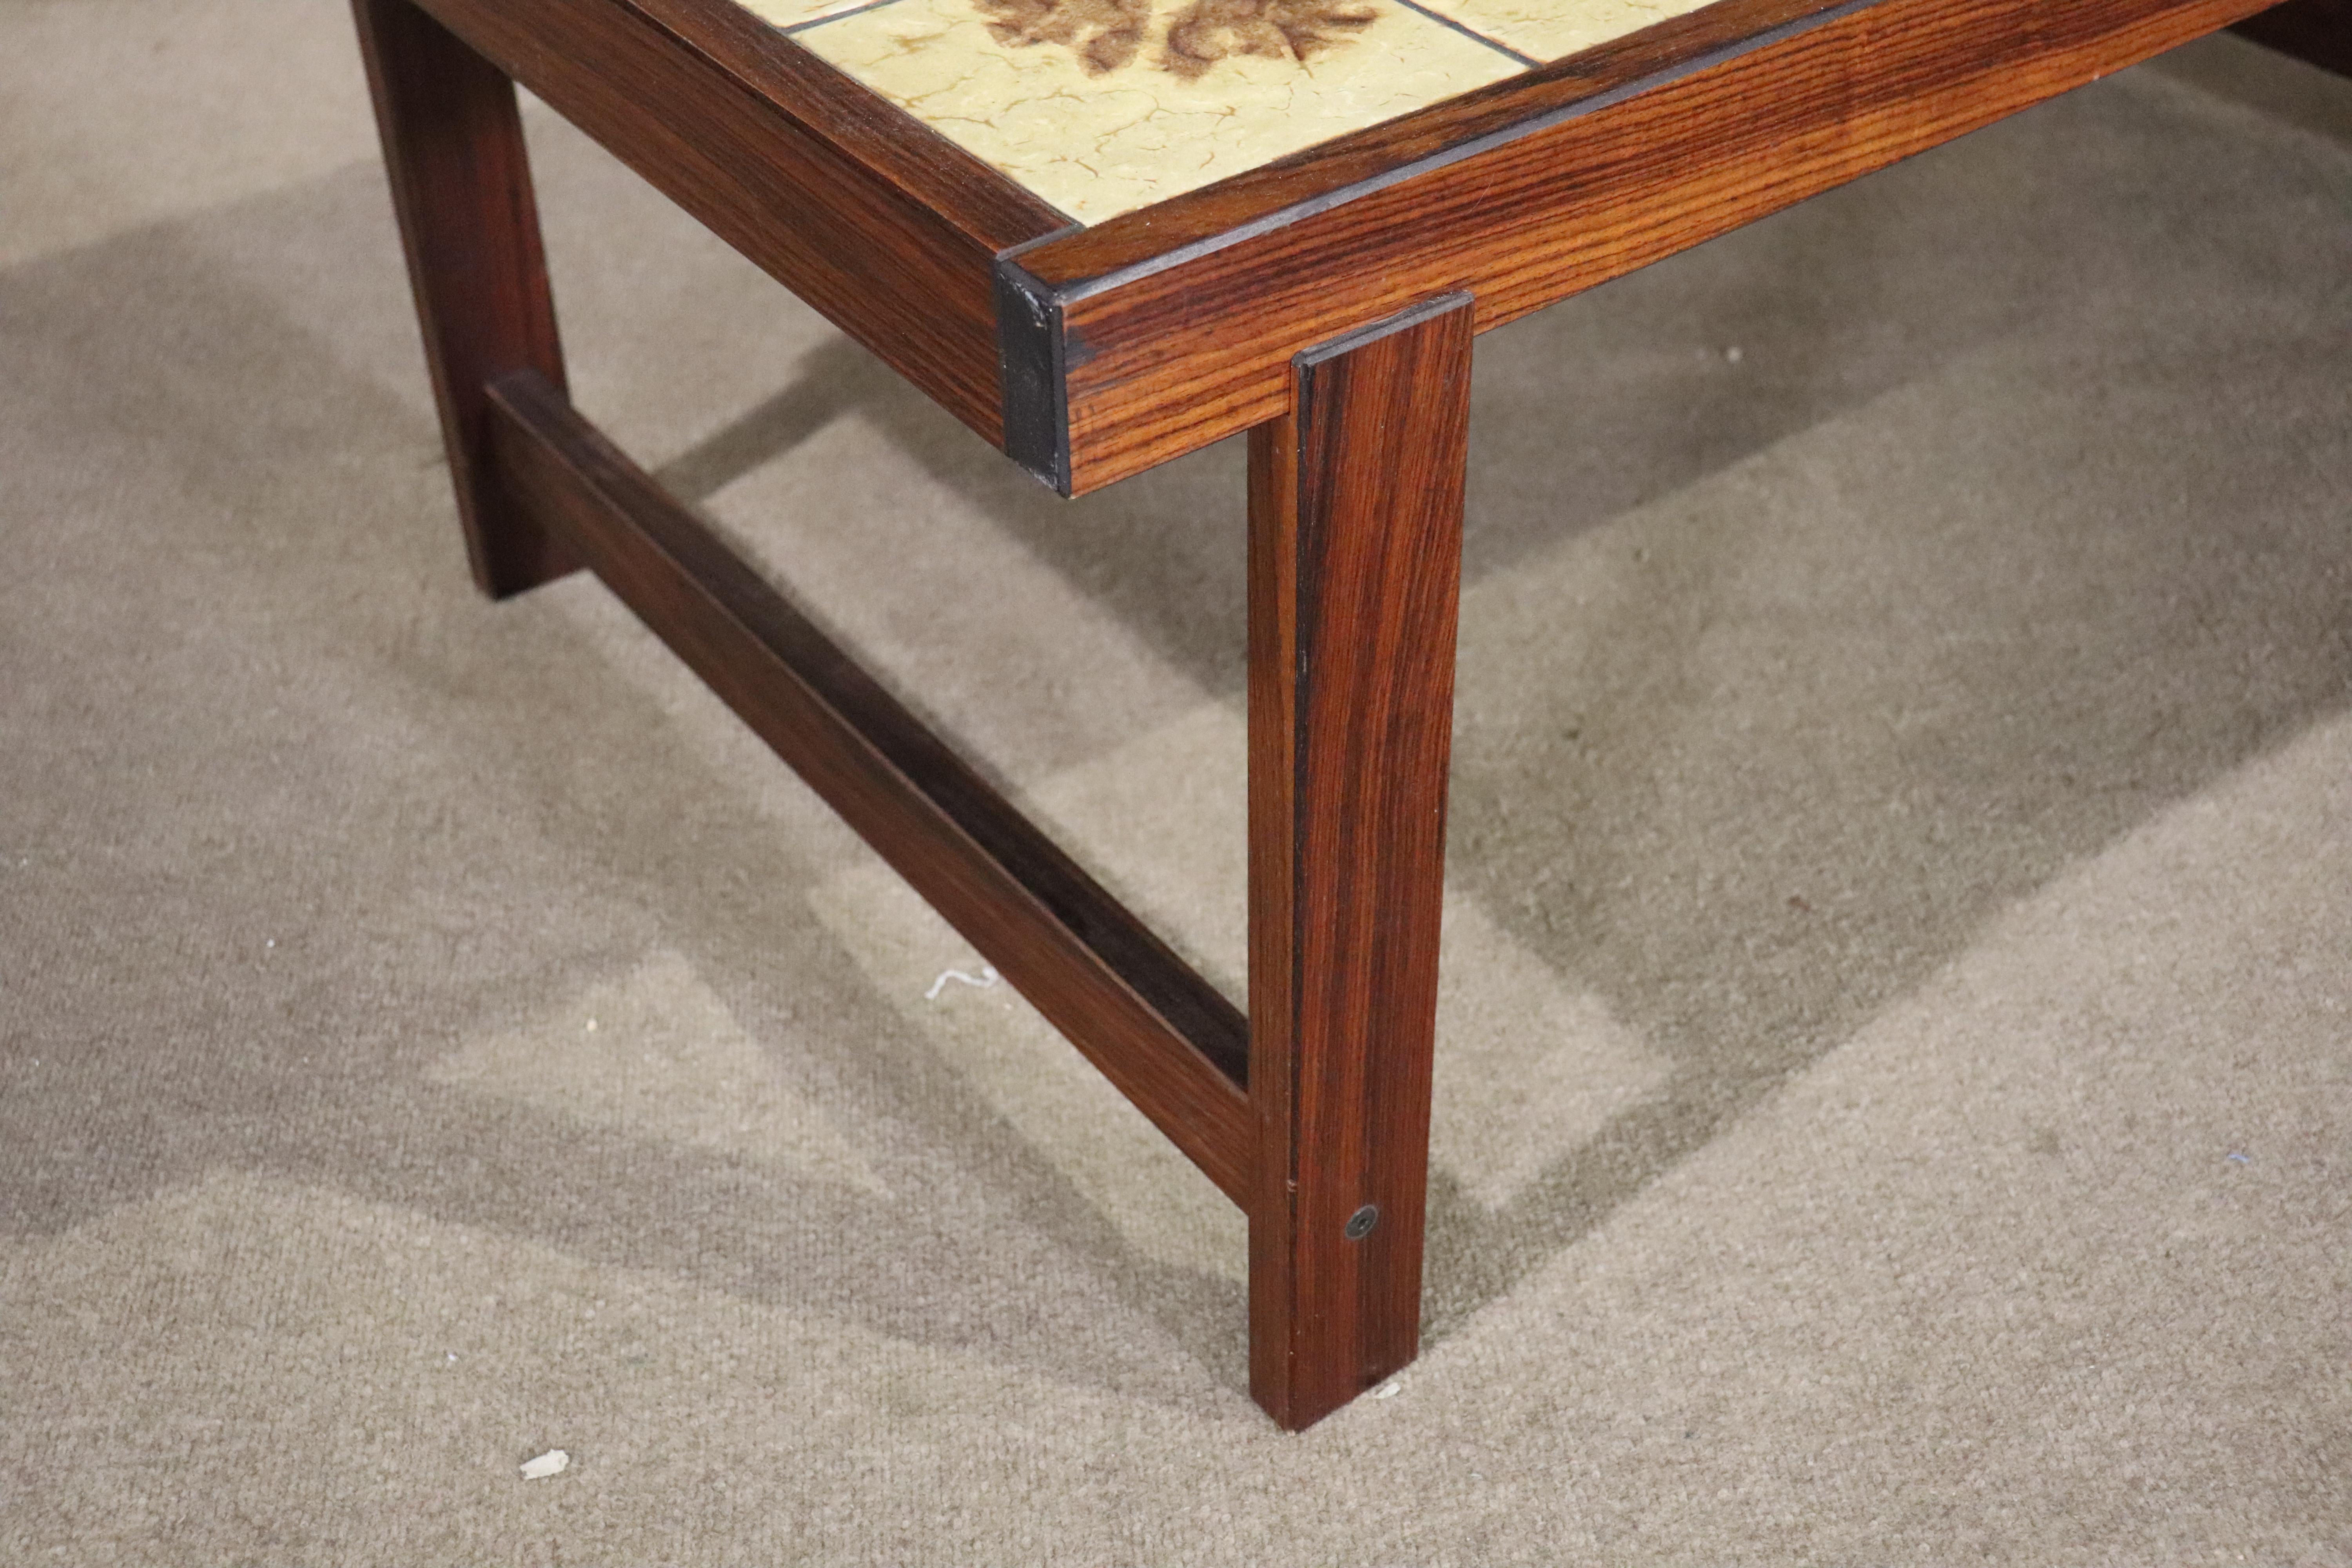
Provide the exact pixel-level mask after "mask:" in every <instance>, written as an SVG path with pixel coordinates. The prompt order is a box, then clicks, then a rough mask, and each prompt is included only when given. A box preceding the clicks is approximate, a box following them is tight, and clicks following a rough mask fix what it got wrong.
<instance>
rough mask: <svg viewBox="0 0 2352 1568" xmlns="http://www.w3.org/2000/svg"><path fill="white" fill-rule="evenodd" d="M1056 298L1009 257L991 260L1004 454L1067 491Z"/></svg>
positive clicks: (1064, 387) (1066, 398)
mask: <svg viewBox="0 0 2352 1568" xmlns="http://www.w3.org/2000/svg"><path fill="white" fill-rule="evenodd" d="M1065 358H1066V356H1065V351H1064V348H1063V343H1062V302H1061V300H1057V299H1055V297H1054V293H1053V290H1052V289H1047V288H1046V287H1045V285H1044V284H1043V283H1040V282H1039V281H1038V280H1037V279H1035V278H1034V277H1032V276H1031V275H1030V274H1029V272H1028V271H1027V270H1026V269H1025V268H1023V267H1022V266H1021V264H1020V263H1019V262H1017V261H1015V260H1013V258H1012V257H1011V256H1010V255H1006V256H1000V257H998V258H996V359H997V366H998V372H999V374H1001V375H1002V377H1003V383H1004V455H1005V456H1006V457H1008V458H1012V459H1013V461H1014V462H1016V463H1018V464H1020V465H1021V466H1022V467H1023V468H1026V469H1027V470H1028V471H1029V473H1030V475H1031V476H1032V477H1033V478H1034V479H1036V480H1037V482H1038V483H1040V484H1042V485H1044V486H1045V488H1046V489H1050V490H1052V491H1054V492H1055V494H1057V495H1060V496H1063V497H1065V498H1066V497H1067V496H1068V495H1069V493H1070V395H1069V385H1068V383H1067V382H1066V380H1065V378H1064V377H1065V371H1066V363H1065Z"/></svg>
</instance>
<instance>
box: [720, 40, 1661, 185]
mask: <svg viewBox="0 0 2352 1568" xmlns="http://www.w3.org/2000/svg"><path fill="white" fill-rule="evenodd" d="M744 4H746V5H751V7H752V8H753V9H754V10H756V11H757V12H758V13H759V14H760V15H761V16H765V17H767V18H768V19H769V20H770V21H772V22H774V23H776V24H777V25H778V26H786V27H789V28H791V30H792V32H793V36H794V37H796V38H798V40H799V41H800V42H801V43H802V44H803V45H804V46H806V47H808V48H810V49H812V50H814V52H815V53H816V54H818V55H820V56H822V57H823V58H825V59H827V60H830V61H832V62H833V63H834V64H835V65H836V66H839V67H840V68H842V69H844V70H845V71H846V72H848V73H849V74H850V75H851V76H853V77H855V78H856V79H858V80H859V81H861V82H863V83H865V84H866V86H867V87H869V88H871V89H873V90H874V91H875V92H877V93H878V94H880V95H881V96H882V97H884V98H886V99H888V100H890V101H892V102H893V103H896V104H898V106H899V107H900V108H902V109H904V110H907V111H908V113H910V114H912V115H914V116H915V117H916V118H917V119H919V120H921V121H923V122H924V123H925V124H927V125H929V126H930V127H931V128H932V129H933V130H935V131H938V132H940V134H941V135H944V136H946V137H948V138H949V139H950V141H953V142H958V143H960V144H961V145H962V146H963V147H965V148H966V149H968V150H969V151H970V152H971V153H974V154H975V155H977V156H978V157H980V158H982V160H984V161H986V162H987V163H990V164H992V165H993V166H994V167H996V168H997V169H999V170H1001V171H1003V173H1004V174H1007V175H1010V176H1011V177H1012V178H1013V179H1014V180H1016V181H1018V182H1020V183H1021V184H1024V185H1025V186H1027V187H1028V188H1029V189H1030V190H1032V191H1034V192H1035V193H1036V194H1037V195H1040V196H1042V197H1044V198H1045V200H1046V201H1048V202H1051V203H1053V204H1054V205H1055V206H1057V207H1059V208H1061V209H1062V210H1063V211H1064V212H1066V213H1068V214H1069V215H1070V216H1072V217H1074V218H1076V219H1077V220H1079V221H1080V222H1083V223H1097V222H1100V221H1101V220H1102V219H1104V218H1107V217H1110V216H1114V215H1116V214H1118V213H1122V212H1127V211H1129V210H1131V209H1133V208H1135V207H1139V206H1146V205H1150V204H1151V203H1153V202H1157V201H1164V200H1166V199H1167V198H1169V197H1170V196H1173V195H1181V194H1182V193H1183V192H1185V191H1189V190H1193V189H1196V188H1198V187H1199V186H1202V185H1205V184H1211V183H1213V182H1214V181H1217V180H1221V179H1223V178H1225V177H1227V176H1228V175H1232V174H1240V173H1242V172H1244V170H1248V169H1253V168H1255V167H1257V166H1258V165H1259V164H1261V163H1269V162H1271V161H1273V160H1274V159H1276V158H1279V157H1282V156H1284V155H1286V154H1287V153H1296V152H1298V151H1301V150H1302V149H1305V148H1307V147H1311V146H1314V145H1315V144H1316V143H1318V142H1327V141H1329V140H1330V139H1331V138H1333V137H1335V136H1340V135H1345V134H1346V133H1348V132H1351V131H1360V130H1362V129H1364V128H1366V127H1368V126H1372V125H1377V124H1379V123H1381V121H1386V120H1392V119H1394V118H1396V117H1397V116H1399V115H1402V114H1407V113H1410V112H1412V110H1416V109H1420V108H1423V106H1425V105H1428V104H1431V103H1434V102H1437V101H1438V100H1441V99H1447V98H1452V97H1454V96H1455V95H1457V94H1460V93H1464V92H1467V91H1469V90H1470V89H1473V88H1476V87H1483V86H1485V85H1486V83H1488V82H1491V81H1496V80H1499V79H1503V78H1505V77H1508V76H1513V75H1516V74H1517V73H1518V72H1519V71H1522V70H1525V69H1526V68H1528V66H1529V65H1531V64H1533V63H1535V62H1537V61H1538V60H1542V59H1555V58H1559V57H1560V56H1562V55H1567V54H1572V53H1574V52H1576V51H1577V50H1579V49H1582V48H1587V47H1591V46H1592V45H1593V44H1596V43H1601V42H1603V41H1605V40H1607V39H1609V38H1612V37H1620V36H1622V35H1623V34H1626V33H1630V32H1633V31H1634V30H1636V29H1638V28H1641V27H1644V26H1649V25H1650V24H1651V23H1653V22H1655V21H1658V20H1660V19H1662V18H1664V17H1666V16H1675V15H1678V14H1680V13H1682V12H1684V11H1689V10H1695V9H1696V8H1697V7H1698V6H1699V5H1703V4H1706V0H881V3H879V4H874V3H867V4H864V5H860V4H859V3H858V0H744Z"/></svg>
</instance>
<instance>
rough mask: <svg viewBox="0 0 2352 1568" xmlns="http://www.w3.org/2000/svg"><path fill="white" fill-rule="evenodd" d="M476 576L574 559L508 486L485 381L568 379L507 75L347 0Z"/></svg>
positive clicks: (412, 14) (564, 567)
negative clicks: (509, 375) (530, 374)
mask: <svg viewBox="0 0 2352 1568" xmlns="http://www.w3.org/2000/svg"><path fill="white" fill-rule="evenodd" d="M352 11H353V16H354V18H355V20H356V21H357V22H358V24H359V34H360V52H361V54H362V58H364V59H365V61H366V63H367V75H368V87H369V89H370V91H371V93H372V94H373V98H374V100H375V112H376V128H377V130H378V131H379V132H381V133H382V135H383V162H384V170H385V173H386V174H387V175H388V176H389V177H390V179H391V183H392V198H393V207H394V211H395V212H396V213H397V214H398V216H399V218H400V235H401V241H402V243H403V245H404V247H405V248H406V250H407V253H408V280H409V286H410V289H411V290H412V292H413V293H414V294H415V299H416V314H417V320H418V322H419V324H420V325H421V326H422V328H423V329H424V333H425V364H426V367H427V369H428V370H429V372H430V374H431V375H432V379H433V396H434V401H435V403H436V405H438V406H439V409H440V413H441V436H442V440H443V443H444V444H445V446H446V448H447V450H448V454H449V475H450V479H451V480H452V481H453V482H454V483H455V485H456V487H457V511H458V516H459V518H460V520H461V521H463V523H464V525H465V534H466V555H467V563H469V564H470V565H471V566H472V568H473V573H474V581H475V582H476V583H477V584H480V586H481V589H482V591H483V592H484V593H486V594H488V595H491V596H492V597H494V598H502V597H504V596H505V595H509V594H516V593H520V592H521V591H522V590H524V589H526V588H530V587H533V586H535V585H537V584H541V583H543V582H546V581H548V580H549V579H550V578H552V577H559V576H562V574H564V573H566V572H568V571H570V570H572V565H573V564H574V563H573V562H572V560H571V558H570V557H569V556H568V555H567V554H566V553H565V552H563V551H562V549H561V548H560V547H559V546H558V545H556V544H555V543H554V542H552V541H551V540H550V539H549V538H548V536H547V535H546V534H545V533H544V531H541V529H540V528H539V527H538V525H537V524H536V523H535V522H533V521H531V519H530V517H529V516H528V515H527V514H526V513H524V512H523V511H521V510H520V509H518V508H517V507H516V506H515V505H514V503H513V502H512V500H510V499H509V497H508V496H507V495H506V493H505V491H504V490H503V489H501V488H500V487H499V482H498V473H497V468H496V466H495V465H494V464H493V462H492V461H491V458H490V426H489V405H488V397H487V395H486V394H485V392H484V391H483V384H484V383H485V382H487V381H488V380H489V378H490V377H492V376H495V375H500V374H505V373H506V372H508V371H511V370H524V369H528V370H532V371H536V372H537V373H538V374H540V375H541V377H543V378H544V379H545V380H546V381H547V382H548V383H549V384H551V385H554V386H558V387H561V386H562V384H563V351H562V345H561V343H560V342H559V341H558V339H557V336H556V330H555V305H554V302H553V300H551V298H550V296H549V293H548V288H547V262H546V258H545V256H544V254H543V252H542V250H541V244H540V234H539V213H538V209H537V208H536V206H534V205H533V204H532V199H531V186H530V161H529V158H528V155H527V154H526V153H525V150H524V147H523V140H522V125H521V122H520V121H519V120H518V119H517V118H516V114H515V95H514V86H513V84H512V83H511V82H509V80H508V79H506V78H505V77H504V76H502V75H500V74H499V71H498V69H497V68H495V67H493V66H491V65H490V64H488V62H487V61H485V60H484V59H483V58H481V57H480V56H479V55H477V54H476V53H474V52H473V51H472V50H471V49H469V48H467V47H466V46H465V45H464V44H463V43H461V42H460V41H459V40H458V39H457V38H456V37H453V36H451V34H450V33H449V32H448V31H447V29H446V28H444V27H443V26H441V25H440V24H439V23H438V22H436V21H435V20H434V19H433V18H432V17H431V16H426V15H425V13H424V12H422V11H420V10H418V9H417V8H416V7H415V5H411V4H409V0H354V5H353V7H352Z"/></svg>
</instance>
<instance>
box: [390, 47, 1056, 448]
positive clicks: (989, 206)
mask: <svg viewBox="0 0 2352 1568" xmlns="http://www.w3.org/2000/svg"><path fill="white" fill-rule="evenodd" d="M424 3H425V5H426V7H427V8H428V9H430V10H431V11H432V12H434V14H435V15H436V16H439V17H440V18H441V20H442V21H443V22H445V23H446V25H447V26H449V27H450V28H451V29H452V30H453V31H455V32H456V33H457V34H458V35H459V36H460V37H464V38H465V39H466V40H467V42H468V43H470V44H472V45H473V46H474V47H475V48H477V49H478V50H480V51H481V52H482V53H483V54H484V55H486V56H487V57H488V58H490V59H491V60H492V61H494V62H495V63H496V64H497V65H498V66H499V68H500V69H502V70H504V71H505V72H506V73H507V74H508V75H509V76H511V77H513V78H514V79H516V80H517V81H519V82H521V83H522V84H523V85H524V86H526V87H528V88H530V89H531V90H532V91H533V92H535V93H537V94H538V95H539V96H540V97H541V98H542V99H544V100H546V101H547V102H548V103H549V104H550V105H551V106H552V107H553V108H554V109H555V110H557V111H558V112H559V113H561V114H562V115H563V116H564V117H565V118H566V119H568V120H570V121H572V123H573V124H575V125H578V126H579V127H580V128H581V129H582V130H583V131H585V132H587V133H588V134H589V135H591V136H593V137H594V138H595V139H596V140H597V141H599V142H603V143H604V145H605V146H606V147H607V148H609V149H611V150H612V151H613V153H615V154H616V155H617V156H618V157H620V158H621V160H622V161H623V162H625V163H627V164H629V165H630V167H632V168H634V169H635V170H636V171H637V173H639V174H642V175H644V176H645V177H646V179H647V180H649V181H650V182H652V183H653V184H655V185H656V187H658V188H659V189H660V190H661V191H663V192H664V193H665V194H667V195H668V196H669V197H670V198H671V199H672V200H673V201H675V202H677V204H678V205H680V206H682V207H684V208H685V209H686V210H687V211H688V212H689V213H691V214H693V215H694V216H696V217H697V218H698V219H700V220H701V221H702V222H703V223H704V224H705V225H706V226H709V228H710V229H711V230H712V231H713V232H714V233H716V234H718V235H719V237H721V238H722V239H725V240H726V241H727V242H728V243H729V244H730V245H732V246H734V247H736V248H737V249H738V250H740V251H741V252H742V253H743V254H744V255H745V256H748V257H749V258H751V260H753V261H754V262H757V263H758V264H759V265H760V266H761V268H765V269H766V270H767V271H768V272H769V273H770V274H771V275H772V276H773V277H774V278H775V279H778V280H779V281H780V282H782V284H784V286H785V287H787V288H789V289H792V290H793V292H794V293H795V294H798V295H799V296H800V297H801V298H802V299H803V300H806V301H807V302H808V303H809V304H810V305H812V306H814V308H815V309H817V310H820V311H822V312H823V313H824V315H825V317H826V318H827V319H828V320H830V321H832V322H833V323H834V324H835V326H838V327H839V328H841V330H842V331H845V332H847V333H848V334H849V335H850V336H851V337H853V338H855V339H856V340H857V341H858V342H861V343H863V344H864V345H865V346H866V348H868V349H870V350H872V351H873V352H874V353H875V354H876V355H877V356H878V357H879V358H881V359H882V360H883V361H884V362H885V363H888V364H889V365H891V366H892V367H893V368H894V369H896V370H898V372H899V373H900V374H903V375H905V376H906V377H907V378H908V380H909V381H912V382H913V383H914V384H916V385H918V386H919V387H921V388H922V389H923V390H924V391H925V392H926V393H928V394H929V395H930V396H931V397H933V398H934V399H936V400H937V401H938V402H939V403H940V405H942V406H944V407H945V408H947V409H948V410H949V411H950V413H952V414H954V415H955V416H957V417H959V418H961V420H963V422H964V423H965V424H967V425H969V426H971V427H972V428H973V429H974V430H976V431H978V432H979V433H980V434H981V435H982V436H983V437H986V438H987V439H988V440H990V441H991V442H992V443H996V444H999V445H1001V444H1002V441H1003V413H1002V409H1001V398H1000V390H999V386H998V376H997V342H996V312H995V302H994V298H993V293H994V279H993V273H992V268H993V263H994V258H995V256H996V254H997V252H999V251H1000V250H1003V249H1004V248H1006V247H1011V246H1014V245H1018V244H1021V243H1022V242H1024V241H1027V240H1032V239H1035V238H1036V237H1039V236H1041V235H1045V234H1049V233H1052V232H1054V231H1055V230H1057V229H1060V228H1063V227H1066V226H1067V225H1068V219H1066V218H1065V217H1064V216H1061V215H1060V214H1058V213H1056V212H1055V211H1054V209H1053V208H1051V207H1049V206H1047V205H1045V203H1043V202H1041V201H1039V200H1038V199H1037V198H1036V197H1034V196H1032V195H1028V194H1027V193H1026V192H1024V191H1023V190H1022V189H1021V188H1020V187H1019V186H1017V185H1014V184H1013V183H1012V182H1011V181H1010V180H1007V179H1006V178H1005V177H1004V176H1003V175H1002V174H997V173H996V172H995V171H994V170H992V169H990V168H989V167H988V166H987V165H986V164H984V163H981V162H980V161H979V160H978V159H976V158H973V157H971V155H970V154H968V153H964V152H962V151H961V149H959V148H957V147H955V146H954V145H953V144H952V143H950V142H947V141H946V140H945V139H944V138H942V137H940V136H938V135H937V134H936V133H934V132H931V131H930V130H929V129H928V128H927V127H925V126H924V125H922V124H921V123H920V122H919V121H916V120H915V119H913V118H912V117H911V116H909V115H907V114H905V113H904V112H902V111H901V110H898V109H897V108H895V107H894V106H892V105H891V104H889V103H888V102H887V101H886V100H883V99H881V98H879V97H877V96H876V95H875V94H873V93H871V92H869V91H867V90H866V89H864V88H861V87H859V86H858V85H857V84H856V83H855V82H853V81H851V80H850V79H848V78H846V77H845V76H843V75H841V74H840V73H839V72H838V71H836V70H835V69H834V68H832V67H830V66H828V65H826V64H825V63H824V62H823V61H822V60H819V59H817V58H815V57H814V56H813V55H811V54H809V53H808V51H807V50H805V49H803V48H801V47H799V46H798V45H796V44H794V43H793V42H792V40H790V39H789V38H787V37H784V36H783V35H782V34H781V33H778V32H777V31H775V30H774V29H773V28H772V27H769V26H767V25H766V24H764V23H762V22H761V21H760V20H759V19H758V18H757V17H756V16H751V14H750V13H749V12H746V11H744V10H743V9H742V8H741V7H740V6H737V5H732V4H730V3H729V0H644V3H642V4H638V3H635V0H424Z"/></svg>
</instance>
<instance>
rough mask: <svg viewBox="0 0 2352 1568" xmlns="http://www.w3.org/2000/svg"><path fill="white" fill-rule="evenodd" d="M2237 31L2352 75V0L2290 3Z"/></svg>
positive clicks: (2254, 18)
mask: <svg viewBox="0 0 2352 1568" xmlns="http://www.w3.org/2000/svg"><path fill="white" fill-rule="evenodd" d="M2237 30H2238V31H2239V32H2240V33H2241V34H2242V35H2244V36H2245V37H2249V38H2252V39H2253V40H2254V42H2256V43H2258V44H2264V45H2267V46H2269V47H2272V48H2273V49H2277V50H2279V51H2280V52H2282V53H2284V54H2290V55H2293V56H2294V57H2295V58H2298V59H2305V60H2309V61H2310V62H2311V63H2312V64H2313V65H2315V66H2319V67H2321V68H2325V69H2327V70H2332V71H2334V72H2336V74H2337V75H2338V76H2352V0H2287V3H2286V4H2285V5H2273V6H2272V7H2271V8H2270V9H2269V10H2267V11H2265V12H2263V14H2262V15H2261V16H2252V17H2249V18H2248V19H2247V20H2245V21H2243V22H2241V23H2239V24H2238V29H2237Z"/></svg>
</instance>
